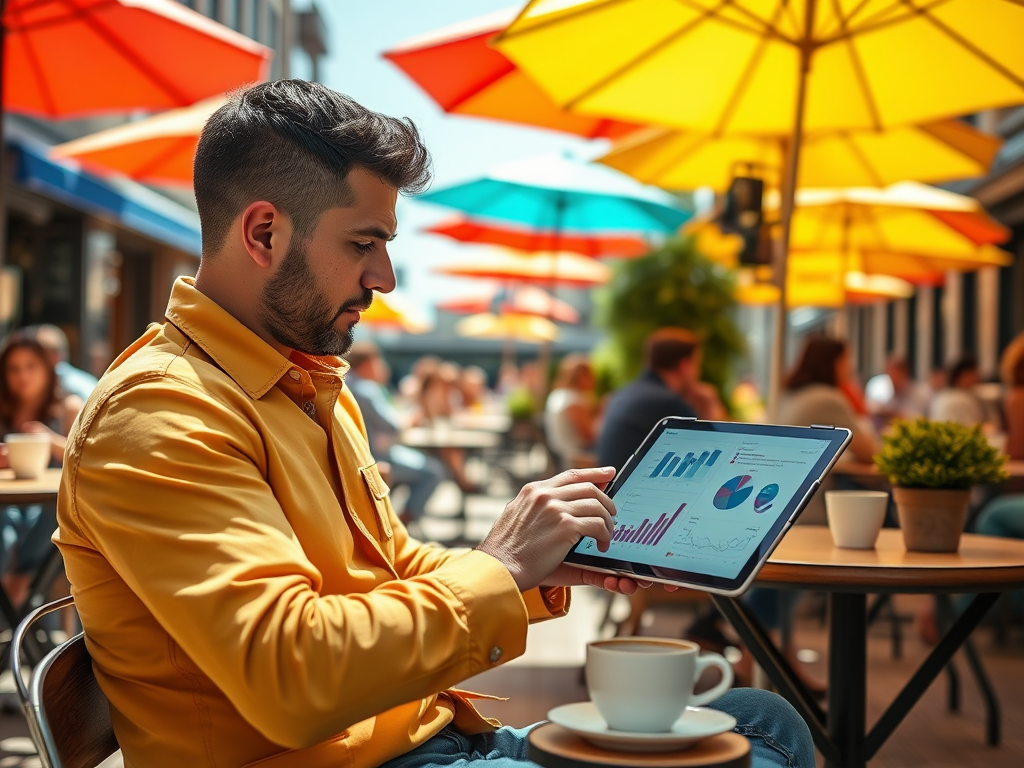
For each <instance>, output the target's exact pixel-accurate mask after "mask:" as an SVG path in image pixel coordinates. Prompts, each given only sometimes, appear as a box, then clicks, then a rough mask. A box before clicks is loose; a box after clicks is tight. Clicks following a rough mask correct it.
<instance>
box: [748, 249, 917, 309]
mask: <svg viewBox="0 0 1024 768" xmlns="http://www.w3.org/2000/svg"><path fill="white" fill-rule="evenodd" d="M741 277H745V278H752V277H753V275H752V273H751V272H749V271H745V272H744V273H743V274H742V275H741ZM786 280H787V285H786V306H787V307H788V308H789V309H796V308H798V307H819V308H823V309H838V308H840V307H843V306H846V305H847V304H870V303H874V302H881V301H892V300H894V299H906V298H909V297H910V296H912V295H913V294H914V286H913V285H912V284H911V283H908V282H907V281H906V280H901V279H900V278H898V277H890V276H889V275H866V274H864V273H863V272H843V271H841V270H837V271H834V272H823V271H816V270H815V269H814V268H811V269H807V270H805V269H803V268H802V266H801V265H799V264H798V263H797V260H796V259H794V260H793V264H792V265H791V268H790V270H789V274H788V275H787V276H786ZM736 299H737V300H738V301H739V302H740V303H741V304H745V305H747V306H771V305H773V304H776V303H778V301H779V289H778V287H777V286H774V285H772V284H770V283H762V282H756V281H755V280H753V279H741V280H740V283H739V285H737V287H736Z"/></svg>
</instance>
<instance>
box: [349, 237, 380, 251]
mask: <svg viewBox="0 0 1024 768" xmlns="http://www.w3.org/2000/svg"><path fill="white" fill-rule="evenodd" d="M353 245H355V247H356V250H357V251H359V252H360V253H369V252H370V251H372V250H373V246H374V245H376V243H374V242H373V241H372V240H371V241H370V242H368V243H353Z"/></svg>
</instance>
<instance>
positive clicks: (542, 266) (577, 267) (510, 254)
mask: <svg viewBox="0 0 1024 768" xmlns="http://www.w3.org/2000/svg"><path fill="white" fill-rule="evenodd" d="M437 271H438V272H439V273H441V274H445V275H456V276H459V277H482V278H490V279H494V280H504V281H507V282H514V283H527V284H533V285H549V286H550V285H563V286H573V287H579V288H587V287H592V286H596V285H604V284H605V283H607V282H608V281H609V280H610V279H611V270H609V269H608V267H607V266H606V265H604V264H602V263H601V262H600V261H596V260H595V259H588V258H587V257H586V256H580V255H579V254H576V253H568V252H562V253H554V254H552V253H538V254H530V253H525V252H523V251H513V250H511V249H506V248H493V249H491V252H490V253H489V254H487V256H486V257H484V258H479V257H477V258H474V259H471V260H467V261H460V262H453V263H450V264H446V265H445V266H443V267H440V268H439V269H438V270H437Z"/></svg>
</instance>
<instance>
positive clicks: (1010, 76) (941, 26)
mask: <svg viewBox="0 0 1024 768" xmlns="http://www.w3.org/2000/svg"><path fill="white" fill-rule="evenodd" d="M906 2H907V0H904V3H906ZM918 14H919V15H921V16H923V17H924V18H925V19H927V20H928V21H929V22H931V24H932V25H933V26H934V27H935V28H936V29H938V30H939V31H940V32H942V33H944V34H945V35H946V37H948V38H950V39H951V40H953V41H954V42H956V43H959V44H960V46H961V47H962V48H964V49H965V50H966V51H967V52H968V53H970V54H971V55H973V56H974V57H975V58H976V59H980V60H981V61H982V62H984V63H985V64H987V65H988V66H989V67H991V68H992V69H994V70H995V71H996V72H998V73H999V74H1001V75H1002V76H1003V77H1005V78H1006V79H1007V80H1009V81H1010V82H1012V83H1013V84H1014V85H1016V86H1017V87H1018V88H1022V89H1024V78H1021V77H1019V76H1018V75H1017V74H1015V73H1014V72H1012V71H1011V70H1010V69H1008V68H1007V67H1005V66H1003V64H1001V63H1000V62H998V61H996V60H995V59H993V58H992V57H991V56H989V55H988V54H987V53H985V52H984V51H983V50H981V49H980V48H978V46H976V45H975V44H974V43H972V42H971V41H970V40H968V39H966V38H965V37H964V36H963V35H961V34H960V33H959V32H956V31H955V30H952V29H950V28H949V26H948V25H946V24H945V23H944V22H942V21H940V20H939V19H937V18H935V16H933V15H932V14H931V13H930V12H929V11H928V9H926V8H921V9H919V10H918Z"/></svg>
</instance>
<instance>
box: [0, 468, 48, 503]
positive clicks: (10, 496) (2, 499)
mask: <svg viewBox="0 0 1024 768" xmlns="http://www.w3.org/2000/svg"><path fill="white" fill-rule="evenodd" d="M59 488H60V470H59V469H48V470H46V471H45V472H44V473H43V475H42V477H39V478H36V479H35V480H16V479H15V478H14V470H11V469H0V505H3V504H13V505H18V504H56V503H57V491H58V489H59Z"/></svg>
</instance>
